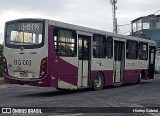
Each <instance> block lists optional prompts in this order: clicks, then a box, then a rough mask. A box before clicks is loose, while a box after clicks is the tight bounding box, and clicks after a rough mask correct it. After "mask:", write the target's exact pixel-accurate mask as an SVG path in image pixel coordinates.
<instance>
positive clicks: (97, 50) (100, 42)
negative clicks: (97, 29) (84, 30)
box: [93, 35, 106, 58]
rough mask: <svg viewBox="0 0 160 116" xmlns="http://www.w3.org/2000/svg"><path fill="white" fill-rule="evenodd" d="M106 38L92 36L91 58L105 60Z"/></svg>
mask: <svg viewBox="0 0 160 116" xmlns="http://www.w3.org/2000/svg"><path fill="white" fill-rule="evenodd" d="M105 46H106V37H105V36H103V35H94V37H93V57H94V58H106V52H105V51H106V50H105V48H106V47H105Z"/></svg>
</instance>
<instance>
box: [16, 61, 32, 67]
mask: <svg viewBox="0 0 160 116" xmlns="http://www.w3.org/2000/svg"><path fill="white" fill-rule="evenodd" d="M31 64H32V61H31V60H14V65H26V66H31Z"/></svg>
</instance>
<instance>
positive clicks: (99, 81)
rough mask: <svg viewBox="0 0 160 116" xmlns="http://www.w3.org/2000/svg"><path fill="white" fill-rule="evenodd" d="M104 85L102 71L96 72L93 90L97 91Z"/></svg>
mask: <svg viewBox="0 0 160 116" xmlns="http://www.w3.org/2000/svg"><path fill="white" fill-rule="evenodd" d="M103 86H104V77H103V75H102V73H97V75H96V76H95V77H94V79H93V90H95V91H98V90H101V89H103Z"/></svg>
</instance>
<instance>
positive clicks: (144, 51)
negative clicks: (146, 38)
mask: <svg viewBox="0 0 160 116" xmlns="http://www.w3.org/2000/svg"><path fill="white" fill-rule="evenodd" d="M138 56H139V59H140V60H147V59H148V44H147V43H144V42H139V51H138Z"/></svg>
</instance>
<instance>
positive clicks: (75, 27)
mask: <svg viewBox="0 0 160 116" xmlns="http://www.w3.org/2000/svg"><path fill="white" fill-rule="evenodd" d="M25 20H36V21H46V22H47V23H48V24H50V25H54V26H56V27H61V28H66V29H71V30H76V31H81V32H86V33H91V34H101V35H106V36H112V37H117V38H122V39H130V40H137V41H145V42H149V43H152V44H153V45H155V41H153V40H148V39H142V38H138V37H133V36H127V35H121V34H116V33H112V32H107V31H102V30H98V29H93V28H88V27H83V26H78V25H74V24H69V23H64V22H60V21H55V20H50V19H41V18H21V19H16V20H12V21H13V22H14V21H25ZM12 21H8V22H12Z"/></svg>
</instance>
